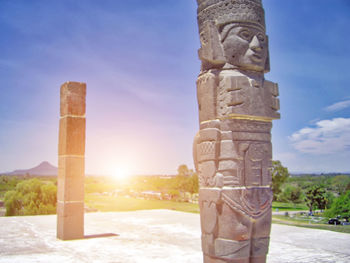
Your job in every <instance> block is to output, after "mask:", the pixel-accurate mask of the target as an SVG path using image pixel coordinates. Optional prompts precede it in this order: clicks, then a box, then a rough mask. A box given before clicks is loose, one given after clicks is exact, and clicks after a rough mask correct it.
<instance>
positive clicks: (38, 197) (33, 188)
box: [4, 178, 57, 216]
mask: <svg viewBox="0 0 350 263" xmlns="http://www.w3.org/2000/svg"><path fill="white" fill-rule="evenodd" d="M56 195H57V187H56V186H55V185H54V184H53V183H51V182H49V183H45V182H43V181H40V180H39V179H37V178H34V179H30V180H23V181H21V182H19V183H18V184H17V185H16V187H15V188H14V190H10V191H8V192H6V194H5V198H4V201H5V207H6V215H7V216H14V215H42V214H54V213H56V202H57V199H56Z"/></svg>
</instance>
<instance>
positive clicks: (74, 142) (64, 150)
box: [58, 117, 86, 155]
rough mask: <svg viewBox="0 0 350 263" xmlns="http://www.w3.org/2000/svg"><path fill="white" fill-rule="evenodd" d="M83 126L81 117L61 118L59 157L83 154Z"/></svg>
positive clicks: (83, 119)
mask: <svg viewBox="0 0 350 263" xmlns="http://www.w3.org/2000/svg"><path fill="white" fill-rule="evenodd" d="M85 126H86V120H85V118H83V117H63V118H61V119H60V131H59V145H58V154H59V155H84V154H85Z"/></svg>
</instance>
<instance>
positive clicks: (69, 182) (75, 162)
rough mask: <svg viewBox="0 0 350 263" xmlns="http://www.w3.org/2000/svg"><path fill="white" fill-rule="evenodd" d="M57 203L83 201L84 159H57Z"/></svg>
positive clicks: (66, 157)
mask: <svg viewBox="0 0 350 263" xmlns="http://www.w3.org/2000/svg"><path fill="white" fill-rule="evenodd" d="M58 167H59V169H58V180H57V188H58V189H57V200H58V201H65V200H70V201H84V158H83V157H73V156H59V157H58Z"/></svg>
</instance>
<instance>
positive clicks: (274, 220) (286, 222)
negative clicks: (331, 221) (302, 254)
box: [272, 216, 350, 234]
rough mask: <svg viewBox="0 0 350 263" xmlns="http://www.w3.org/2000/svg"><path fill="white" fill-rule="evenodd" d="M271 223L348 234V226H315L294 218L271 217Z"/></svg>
mask: <svg viewBox="0 0 350 263" xmlns="http://www.w3.org/2000/svg"><path fill="white" fill-rule="evenodd" d="M272 223H276V224H282V225H290V226H298V227H305V228H313V229H321V230H329V231H334V232H340V233H346V234H350V226H342V225H336V226H334V225H327V224H317V223H316V224H315V223H311V222H310V223H307V222H305V221H304V222H301V221H299V220H296V219H294V218H290V217H285V216H272Z"/></svg>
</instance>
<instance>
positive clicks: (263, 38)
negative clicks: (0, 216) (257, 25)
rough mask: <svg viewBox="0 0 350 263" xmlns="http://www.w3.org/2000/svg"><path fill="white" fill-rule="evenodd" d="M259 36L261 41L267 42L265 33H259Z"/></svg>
mask: <svg viewBox="0 0 350 263" xmlns="http://www.w3.org/2000/svg"><path fill="white" fill-rule="evenodd" d="M257 38H258V39H259V41H260V42H265V35H264V34H262V33H259V34H258V35H257Z"/></svg>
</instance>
